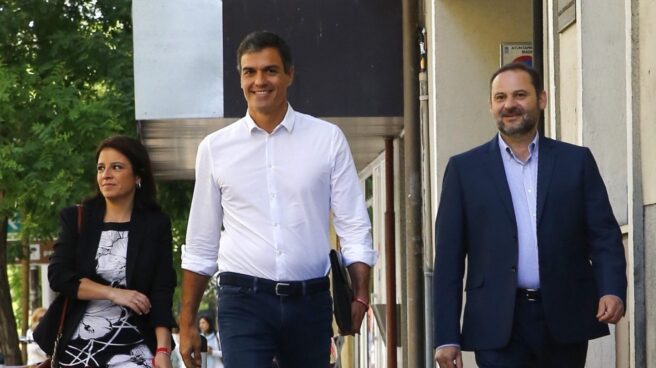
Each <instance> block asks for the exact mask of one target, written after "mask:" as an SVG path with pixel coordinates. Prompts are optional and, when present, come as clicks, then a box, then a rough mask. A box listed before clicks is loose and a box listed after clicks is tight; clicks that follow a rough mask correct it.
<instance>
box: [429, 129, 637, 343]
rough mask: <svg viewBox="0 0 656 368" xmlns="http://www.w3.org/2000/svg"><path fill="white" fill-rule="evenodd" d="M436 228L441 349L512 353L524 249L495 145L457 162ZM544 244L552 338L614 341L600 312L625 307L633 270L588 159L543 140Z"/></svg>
mask: <svg viewBox="0 0 656 368" xmlns="http://www.w3.org/2000/svg"><path fill="white" fill-rule="evenodd" d="M435 227H436V228H435V236H436V238H435V247H436V253H435V275H434V286H433V287H434V295H433V297H434V306H435V316H434V317H435V325H434V326H435V327H434V328H435V330H434V333H435V346H440V345H444V344H449V343H459V344H460V345H461V347H462V348H463V350H479V349H496V348H500V347H502V346H505V345H506V344H507V343H508V341H509V339H510V336H511V330H512V322H513V313H514V306H515V295H516V288H517V275H516V267H517V258H518V245H517V225H516V221H515V213H514V209H513V204H512V198H511V195H510V189H509V187H508V183H507V180H506V175H505V171H504V167H503V162H502V161H501V155H500V149H499V144H498V142H497V137H496V136H495V137H494V139H492V140H491V141H490V142H488V143H486V144H483V145H481V146H479V147H477V148H474V149H472V150H471V151H468V152H465V153H463V154H460V155H457V156H454V157H452V158H451V160H450V161H449V163H448V165H447V168H446V171H445V174H444V182H443V186H442V195H441V199H440V205H439V210H438V215H437V220H436V224H435ZM537 240H538V256H539V265H540V271H539V272H540V288H541V293H542V305H543V307H544V314H545V320H546V324H547V326H548V328H549V331H550V332H551V333H552V334H553V336H554V338H555V339H556V340H557V341H561V342H564V343H566V342H582V341H586V340H588V339H591V338H595V337H599V336H602V335H605V334H608V327H607V326H606V325H605V324H603V323H600V322H598V321H597V319H596V318H595V315H596V313H597V305H598V302H599V298H600V297H601V296H603V295H607V294H612V295H616V296H618V297H620V298H621V299H622V300H623V301H626V286H627V281H626V274H625V272H626V260H625V258H624V248H623V244H622V235H621V232H620V228H619V226H618V224H617V221H616V220H615V217H614V216H613V212H612V209H611V206H610V203H609V200H608V194H607V193H606V188H605V186H604V183H603V181H602V178H601V176H600V174H599V170H598V169H597V165H596V163H595V161H594V158H593V156H592V153H591V152H590V150H589V149H587V148H584V147H579V146H574V145H571V144H567V143H563V142H558V141H554V140H552V139H549V138H545V137H540V141H539V162H538V183H537ZM465 259H466V260H467V268H466V272H467V279H466V284H465V287H464V290H465V292H466V293H467V298H466V305H465V308H464V316H463V320H462V330H461V328H460V313H461V307H462V299H463V276H464V273H465ZM625 305H626V302H625Z"/></svg>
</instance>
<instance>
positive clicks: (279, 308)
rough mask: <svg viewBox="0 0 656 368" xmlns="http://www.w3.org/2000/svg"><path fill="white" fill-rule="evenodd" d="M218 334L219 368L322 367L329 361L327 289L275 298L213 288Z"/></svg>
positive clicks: (230, 287) (251, 291)
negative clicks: (222, 367) (216, 292)
mask: <svg viewBox="0 0 656 368" xmlns="http://www.w3.org/2000/svg"><path fill="white" fill-rule="evenodd" d="M218 304H219V307H218V309H219V314H218V317H219V333H220V334H221V345H222V346H221V347H222V349H223V362H224V365H225V368H271V366H272V360H273V358H274V357H275V358H276V360H277V363H278V365H279V366H280V368H307V367H312V368H322V367H326V368H327V367H328V365H329V361H330V338H331V337H332V327H331V322H332V299H331V297H330V293H329V291H328V290H326V291H321V292H317V293H314V294H310V295H300V296H277V295H274V294H271V293H266V292H261V291H256V290H254V288H251V287H243V286H233V285H221V286H219V302H218Z"/></svg>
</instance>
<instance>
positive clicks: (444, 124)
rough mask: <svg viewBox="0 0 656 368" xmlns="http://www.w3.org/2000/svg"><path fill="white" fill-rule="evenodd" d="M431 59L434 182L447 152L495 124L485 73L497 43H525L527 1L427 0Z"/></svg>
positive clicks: (471, 142) (477, 139)
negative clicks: (430, 15) (430, 12)
mask: <svg viewBox="0 0 656 368" xmlns="http://www.w3.org/2000/svg"><path fill="white" fill-rule="evenodd" d="M433 9H434V14H435V18H434V19H433V23H432V24H434V31H433V34H434V37H435V39H434V42H432V43H431V45H430V46H429V50H431V55H430V56H429V58H430V57H433V58H435V70H430V71H429V72H430V73H432V75H431V78H432V79H433V80H434V85H435V89H434V90H432V91H431V92H432V96H431V99H434V101H435V113H434V114H433V115H432V116H434V117H435V118H434V120H433V121H431V125H432V129H434V134H432V136H433V137H436V141H435V142H431V143H432V146H433V147H434V149H435V150H434V152H435V164H436V167H435V168H434V169H436V170H437V171H436V175H435V176H434V177H436V178H437V180H435V184H434V185H436V186H438V188H437V189H438V191H437V192H438V193H439V189H440V188H441V182H442V174H443V173H444V168H445V166H446V163H447V160H448V159H449V157H450V156H452V155H454V154H456V153H459V152H463V151H465V150H467V149H469V148H472V147H474V146H476V145H478V144H481V143H483V142H485V141H487V140H489V139H491V138H492V136H493V135H494V133H495V132H496V125H495V123H494V121H493V120H492V118H491V116H490V113H489V86H488V84H489V78H490V75H491V74H492V73H493V72H494V71H495V70H496V69H497V68H498V67H499V45H500V44H501V43H503V42H530V41H531V39H532V18H531V17H532V13H531V2H530V1H525V0H495V1H492V0H486V1H478V0H442V1H440V0H437V1H435V2H434V3H433Z"/></svg>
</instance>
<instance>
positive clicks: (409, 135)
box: [402, 0, 425, 368]
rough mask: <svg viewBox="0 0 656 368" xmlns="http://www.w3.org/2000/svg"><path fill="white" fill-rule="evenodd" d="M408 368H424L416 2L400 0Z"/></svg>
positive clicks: (414, 0) (417, 12)
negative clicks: (401, 17)
mask: <svg viewBox="0 0 656 368" xmlns="http://www.w3.org/2000/svg"><path fill="white" fill-rule="evenodd" d="M402 9H403V96H404V99H403V128H404V134H405V137H404V140H405V157H404V166H405V194H406V195H405V208H406V214H405V215H406V217H405V218H406V234H405V240H406V247H407V256H406V265H405V266H406V269H405V272H406V276H407V284H406V287H407V299H406V306H407V335H408V343H407V347H408V348H407V350H408V352H407V354H408V367H413V368H414V367H421V366H423V365H424V350H425V346H424V286H423V284H424V282H423V281H424V280H423V277H424V275H423V239H422V237H423V234H422V230H421V228H422V217H421V212H422V196H421V154H420V150H421V144H420V127H419V106H418V105H419V86H418V84H419V82H418V80H417V79H418V78H417V75H418V73H419V45H418V43H417V35H418V30H419V29H420V27H419V22H418V18H419V8H418V0H402Z"/></svg>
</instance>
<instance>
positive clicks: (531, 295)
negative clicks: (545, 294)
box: [517, 289, 542, 302]
mask: <svg viewBox="0 0 656 368" xmlns="http://www.w3.org/2000/svg"><path fill="white" fill-rule="evenodd" d="M517 298H521V299H522V300H527V301H529V302H539V301H540V300H542V294H540V289H517Z"/></svg>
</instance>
